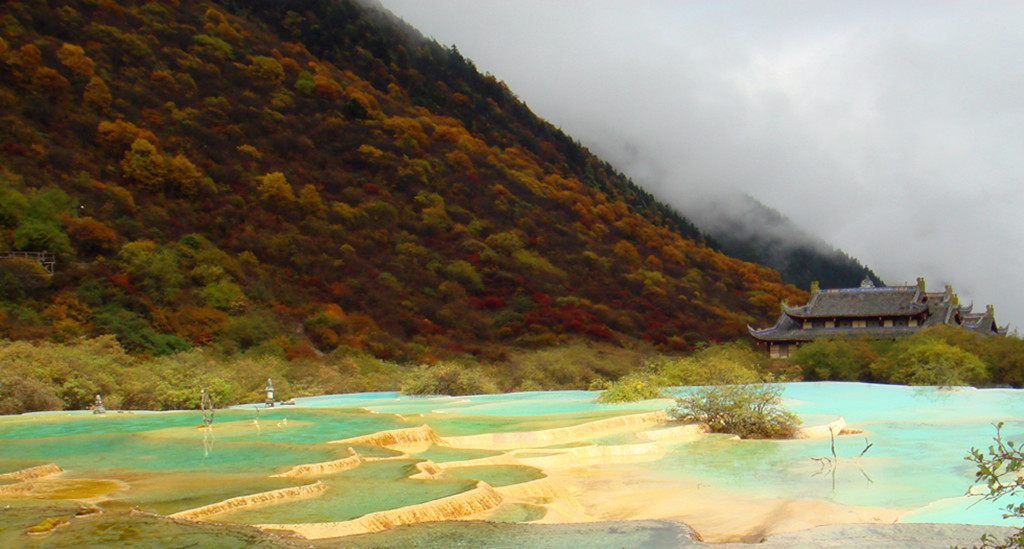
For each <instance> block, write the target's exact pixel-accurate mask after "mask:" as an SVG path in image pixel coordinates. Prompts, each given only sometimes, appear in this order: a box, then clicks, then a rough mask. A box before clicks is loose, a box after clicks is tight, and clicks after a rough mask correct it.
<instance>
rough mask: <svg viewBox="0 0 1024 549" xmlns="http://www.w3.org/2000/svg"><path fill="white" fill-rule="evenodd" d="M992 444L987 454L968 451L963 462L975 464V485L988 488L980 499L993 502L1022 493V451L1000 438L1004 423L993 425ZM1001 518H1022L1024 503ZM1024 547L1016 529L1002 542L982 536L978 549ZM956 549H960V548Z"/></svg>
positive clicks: (1020, 532)
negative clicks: (994, 428) (994, 432)
mask: <svg viewBox="0 0 1024 549" xmlns="http://www.w3.org/2000/svg"><path fill="white" fill-rule="evenodd" d="M993 440H994V443H993V444H992V445H991V446H989V447H988V452H987V453H986V452H983V451H981V450H979V449H978V448H971V453H970V454H969V455H968V456H967V457H966V458H964V459H966V460H967V461H970V462H971V463H974V464H975V465H976V466H977V467H978V471H977V472H976V473H974V481H975V484H982V485H985V486H986V487H987V488H988V493H987V494H984V495H983V496H982V497H983V499H987V500H991V501H995V500H997V499H1000V498H1002V497H1004V496H1010V497H1014V496H1019V495H1020V494H1021V492H1022V491H1024V476H1022V475H1021V473H1022V472H1024V449H1022V446H1021V445H1020V444H1019V443H1015V442H1013V441H1012V440H1007V439H1005V438H1004V437H1003V423H1002V422H1000V423H998V424H996V436H995V438H994V439H993ZM1004 509H1005V511H1006V512H1005V513H1004V514H1003V518H1013V519H1021V518H1024V503H1022V502H1020V501H1017V502H1016V503H1010V504H1007V505H1006V507H1005V508H1004ZM1020 547H1024V528H1018V529H1017V531H1016V532H1014V533H1013V534H1011V535H1010V536H1008V537H1006V538H1005V539H1003V540H999V539H997V538H996V537H995V536H992V535H990V534H985V535H983V536H982V537H981V545H976V546H975V548H979V549H1010V548H1020ZM956 549H960V548H959V547H958V548H956Z"/></svg>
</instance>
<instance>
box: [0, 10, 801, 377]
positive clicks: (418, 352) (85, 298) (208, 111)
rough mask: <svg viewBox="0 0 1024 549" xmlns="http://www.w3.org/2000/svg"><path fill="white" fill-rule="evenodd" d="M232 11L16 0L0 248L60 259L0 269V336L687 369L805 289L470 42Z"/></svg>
mask: <svg viewBox="0 0 1024 549" xmlns="http://www.w3.org/2000/svg"><path fill="white" fill-rule="evenodd" d="M238 4H239V5H240V6H242V5H248V4H250V3H244V2H243V3H238ZM261 6H262V7H261ZM332 6H333V7H332ZM243 8H244V6H243V7H238V6H234V5H233V4H231V3H225V4H224V5H218V4H215V3H212V2H202V1H192V0H181V1H180V2H157V1H151V2H143V1H138V2H135V1H131V0H128V1H121V2H113V1H111V0H79V1H74V0H72V1H63V0H62V1H57V0H50V1H46V0H25V1H12V2H5V3H4V8H3V10H0V106H2V108H0V118H2V123H0V251H4V250H25V251H42V250H46V251H49V252H51V253H53V254H55V255H56V258H57V263H56V268H55V273H54V274H53V276H52V277H51V276H48V275H46V274H45V272H41V266H40V265H39V264H38V262H36V261H33V260H32V259H26V258H12V259H3V260H0V300H2V301H0V337H7V338H11V339H51V340H55V341H67V340H71V339H74V338H77V337H79V336H95V335H101V334H113V335H115V336H116V337H117V339H118V341H119V342H120V343H121V345H122V346H123V347H124V348H125V349H126V350H128V351H129V352H133V353H141V354H151V355H161V354H166V353H170V352H174V351H179V350H182V349H186V348H189V347H196V346H217V347H219V348H220V349H223V350H224V351H226V352H236V351H246V350H249V349H257V350H258V349H260V348H265V349H276V350H278V351H281V352H283V353H285V354H286V355H287V356H288V357H289V358H297V357H308V356H313V355H315V354H318V353H328V352H331V351H332V350H335V349H338V348H342V347H348V348H353V349H361V350H364V351H366V352H369V353H371V354H373V355H376V356H377V357H381V358H388V359H394V360H425V361H431V360H435V359H438V358H442V357H444V356H447V355H451V354H457V353H471V354H476V355H479V356H485V357H486V356H495V357H496V356H504V354H505V353H506V352H507V350H508V349H509V348H510V347H544V346H550V345H553V344H557V343H559V342H562V341H566V340H571V339H579V338H583V339H590V340H598V341H607V342H611V343H621V342H623V341H627V340H634V339H640V340H646V341H648V342H650V343H651V344H653V345H656V346H658V347H659V348H662V349H665V350H687V349H690V348H692V347H693V346H694V345H696V344H698V343H700V342H703V341H708V340H725V339H732V338H736V337H740V336H742V335H743V334H745V329H746V325H747V324H748V323H753V324H755V325H765V324H768V323H770V321H771V320H772V319H773V318H774V316H775V314H777V311H778V303H779V300H780V299H787V298H788V299H790V300H793V301H799V300H800V299H802V298H803V297H804V294H802V293H801V292H799V291H798V290H796V289H795V288H793V287H791V286H787V285H784V284H783V283H782V282H781V281H780V279H779V276H778V274H777V273H776V272H774V271H771V270H769V269H766V268H763V267H760V266H757V265H754V264H750V263H745V262H741V261H738V260H735V259H732V258H729V257H726V256H724V255H722V254H720V253H718V252H715V251H713V250H712V249H710V248H708V247H707V246H705V245H704V244H703V243H702V241H701V239H700V235H699V233H697V232H696V230H695V229H693V227H692V225H689V224H688V223H687V222H686V221H685V220H684V219H682V218H681V217H679V216H678V215H676V214H674V213H673V212H672V211H671V209H669V208H667V207H665V206H663V205H661V204H657V203H656V202H654V201H653V200H652V199H651V198H650V196H649V195H647V194H646V193H644V192H643V191H642V190H640V189H638V188H636V187H635V186H634V185H632V183H630V182H629V181H628V180H627V179H626V178H624V177H623V176H622V175H621V174H618V173H616V172H615V171H614V170H613V169H612V168H611V167H610V166H609V165H608V164H606V163H604V162H602V161H600V160H599V159H597V158H595V157H593V156H592V155H590V154H589V153H588V152H587V151H586V150H585V149H583V148H581V147H579V145H577V144H575V143H573V142H572V140H571V139H569V138H568V137H566V136H565V135H564V134H562V133H561V132H559V131H558V130H555V129H554V128H552V127H551V126H550V125H549V124H547V123H545V122H543V121H540V120H539V119H536V118H535V117H533V115H532V114H530V113H529V111H528V109H526V107H525V105H523V104H522V103H520V102H518V101H517V100H515V98H514V96H513V95H512V94H511V92H509V91H508V90H507V89H506V88H505V87H504V85H503V84H501V83H500V82H499V81H497V80H496V79H494V78H493V77H490V76H485V75H480V74H478V73H477V72H476V70H475V68H473V66H472V64H471V63H470V62H468V61H467V60H465V59H463V58H462V57H461V56H460V55H458V53H457V52H456V51H453V50H449V49H446V48H442V47H440V46H438V45H437V44H434V43H424V44H423V45H422V46H419V47H420V48H421V49H420V50H418V53H415V54H414V53H412V52H411V51H407V50H406V49H403V48H406V46H400V45H396V44H400V43H402V42H403V41H404V40H405V39H404V38H403V39H400V38H395V39H394V43H393V44H392V43H381V42H379V40H377V39H378V38H379V37H380V36H384V35H382V34H381V33H382V32H384V31H383V30H381V28H379V25H380V23H374V21H375V19H373V18H368V16H367V15H366V14H365V13H364V12H363V11H362V8H357V7H356V6H354V5H352V4H348V3H343V2H342V3H325V2H284V1H282V2H268V3H259V2H252V3H251V5H249V6H248V8H244V9H243ZM232 9H235V10H237V13H235V12H232V11H231V10H232ZM247 10H248V11H247ZM324 10H326V11H324ZM278 16H280V18H279V19H278V20H274V18H276V17H278ZM320 17H330V18H331V19H329V20H318V18H320ZM346 18H347V19H346ZM373 25H378V27H374V26H373ZM317 29H331V33H330V35H329V36H328V35H326V34H324V33H322V32H321V33H320V34H317V33H318V32H320V31H318V30H317ZM367 29H370V30H367ZM373 29H376V30H373ZM371 30H373V32H371ZM375 37H376V38H375ZM375 40H376V42H375ZM408 48H410V49H411V48H413V46H408ZM428 57H429V59H428ZM384 60H387V61H388V62H384ZM416 67H419V69H417V68H416ZM424 71H432V72H430V73H429V74H428V73H425V72H424ZM445 75H447V76H445ZM467 82H468V83H474V82H475V83H477V84H474V85H469V84H467Z"/></svg>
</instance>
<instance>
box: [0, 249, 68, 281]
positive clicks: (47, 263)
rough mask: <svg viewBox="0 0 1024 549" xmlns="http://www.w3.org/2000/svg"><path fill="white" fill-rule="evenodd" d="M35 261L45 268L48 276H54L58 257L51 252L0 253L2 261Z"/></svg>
mask: <svg viewBox="0 0 1024 549" xmlns="http://www.w3.org/2000/svg"><path fill="white" fill-rule="evenodd" d="M17 257H20V258H24V259H34V260H36V261H38V262H39V264H40V265H42V266H43V269H45V270H46V273H47V274H50V275H52V274H53V266H54V265H56V264H57V256H55V255H53V254H52V253H50V252H47V251H42V252H0V260H3V259H14V258H17Z"/></svg>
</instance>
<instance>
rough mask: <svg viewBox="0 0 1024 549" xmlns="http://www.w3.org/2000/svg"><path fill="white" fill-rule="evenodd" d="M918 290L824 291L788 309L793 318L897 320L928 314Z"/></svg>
mask: <svg viewBox="0 0 1024 549" xmlns="http://www.w3.org/2000/svg"><path fill="white" fill-rule="evenodd" d="M923 297H924V296H923V294H922V292H921V290H920V289H919V288H918V287H917V286H898V287H895V288H850V289H846V290H823V291H820V292H818V293H816V294H814V296H813V297H812V298H811V301H810V303H808V304H807V305H805V306H803V307H793V308H789V307H787V308H786V311H785V312H786V314H787V315H789V316H792V317H794V318H801V319H811V318H844V317H898V316H908V315H909V316H913V315H920V314H923V313H925V312H927V311H928V305H926V304H925V303H923V301H924V299H923Z"/></svg>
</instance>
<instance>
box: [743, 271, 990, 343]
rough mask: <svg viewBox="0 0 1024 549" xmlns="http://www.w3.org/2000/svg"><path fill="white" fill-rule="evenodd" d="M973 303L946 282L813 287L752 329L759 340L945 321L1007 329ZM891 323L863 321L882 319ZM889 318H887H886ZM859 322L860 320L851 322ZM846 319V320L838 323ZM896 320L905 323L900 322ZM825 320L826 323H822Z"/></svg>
mask: <svg viewBox="0 0 1024 549" xmlns="http://www.w3.org/2000/svg"><path fill="white" fill-rule="evenodd" d="M972 308H973V306H970V305H968V306H966V307H962V306H960V304H959V300H958V299H957V297H956V295H955V294H954V293H953V289H952V287H950V286H946V290H945V292H925V291H924V280H923V279H919V281H918V285H916V286H896V287H882V288H876V287H874V286H872V285H870V284H862V285H861V287H860V288H850V289H843V290H822V291H818V290H817V287H816V286H815V287H814V288H812V296H811V300H810V301H809V302H808V303H807V305H804V306H802V307H789V306H785V305H784V306H783V311H782V314H781V315H779V320H778V321H777V322H776V324H775V326H773V327H771V328H767V329H764V330H756V329H754V328H752V327H749V326H748V330H749V331H750V335H751V336H753V337H754V338H755V339H757V340H759V341H762V342H807V341H813V340H816V339H829V338H857V337H868V338H877V339H883V338H885V339H889V338H899V337H905V336H909V335H912V334H914V333H916V332H918V331H919V330H921V329H922V328H926V327H929V326H936V325H940V324H949V325H955V326H961V327H963V328H964V329H966V330H969V331H972V332H977V333H982V334H1005V333H1006V328H999V327H998V326H997V325H996V322H995V313H994V310H993V308H992V306H989V307H988V308H987V310H986V311H985V312H984V313H972V312H971V310H972ZM882 320H885V321H886V323H888V324H893V325H892V326H870V325H868V326H865V325H864V324H872V323H874V324H881V323H882V322H881V321H882ZM890 320H891V322H890ZM856 322H860V324H861V325H860V326H857V327H854V326H850V325H849V324H851V323H856ZM841 324H845V325H841ZM896 324H906V325H904V326H898V325H896ZM825 326H829V327H825Z"/></svg>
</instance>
